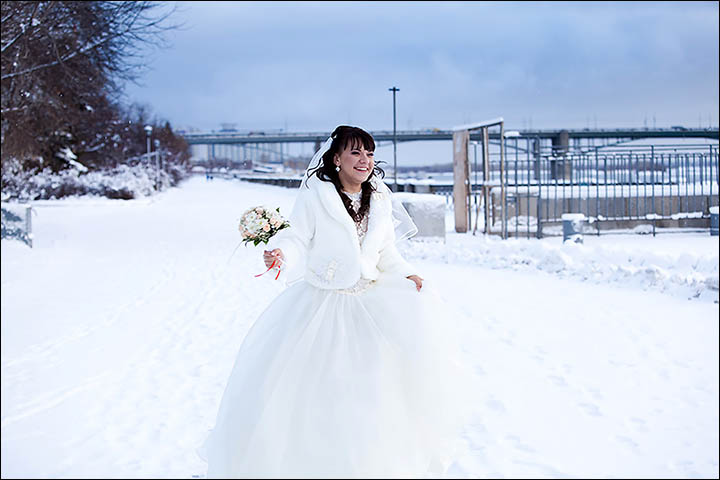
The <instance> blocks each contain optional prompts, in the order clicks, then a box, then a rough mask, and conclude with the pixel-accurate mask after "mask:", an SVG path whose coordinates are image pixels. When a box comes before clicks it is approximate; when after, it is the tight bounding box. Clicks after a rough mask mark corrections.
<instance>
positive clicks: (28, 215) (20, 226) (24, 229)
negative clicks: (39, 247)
mask: <svg viewBox="0 0 720 480" xmlns="http://www.w3.org/2000/svg"><path fill="white" fill-rule="evenodd" d="M34 211H35V209H33V208H32V206H30V205H26V204H10V203H5V202H3V204H2V208H0V213H1V214H2V215H1V222H0V237H2V238H14V239H16V240H20V241H21V242H23V243H25V244H26V245H27V246H29V247H30V248H32V246H33V231H32V214H33V212H34Z"/></svg>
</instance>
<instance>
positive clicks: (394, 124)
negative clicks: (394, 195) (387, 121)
mask: <svg viewBox="0 0 720 480" xmlns="http://www.w3.org/2000/svg"><path fill="white" fill-rule="evenodd" d="M388 91H390V92H393V176H394V177H395V187H394V188H393V191H395V192H397V191H398V186H397V123H396V116H395V93H396V92H399V91H400V89H399V88H396V87H392V88H388Z"/></svg>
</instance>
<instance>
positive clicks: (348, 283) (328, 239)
mask: <svg viewBox="0 0 720 480" xmlns="http://www.w3.org/2000/svg"><path fill="white" fill-rule="evenodd" d="M371 182H372V183H373V185H374V186H375V188H376V191H375V192H373V193H372V195H371V197H370V210H369V213H368V215H369V217H368V227H367V233H366V234H365V237H364V238H363V242H362V246H360V241H359V239H358V234H357V230H356V228H355V223H354V222H353V220H352V218H350V215H349V214H348V212H347V210H346V209H345V206H344V205H343V203H342V200H341V199H340V196H339V195H338V193H337V190H335V186H334V185H333V184H332V183H330V182H325V181H322V180H320V179H318V178H317V176H315V175H313V176H311V177H309V178H308V180H307V182H306V184H307V188H306V187H305V184H303V185H301V186H300V188H299V192H298V196H297V199H296V200H295V206H294V207H293V210H292V213H291V214H290V217H289V218H288V220H289V222H290V227H288V228H284V229H283V230H280V231H279V232H278V233H277V234H275V236H273V237H272V238H271V239H270V241H269V242H268V246H267V250H273V249H275V248H280V249H281V250H282V252H283V255H284V256H285V261H284V264H283V266H282V268H281V270H282V273H281V276H283V274H284V277H285V278H284V280H285V282H289V283H293V282H295V281H298V280H300V279H302V278H304V279H305V280H306V281H307V282H308V283H310V284H311V285H314V286H316V287H318V288H323V289H344V288H349V287H352V286H354V285H355V284H356V283H357V282H358V281H359V280H360V278H366V279H369V280H375V279H377V277H378V275H379V273H380V272H390V273H393V274H397V275H402V276H404V277H407V276H408V275H414V274H417V273H418V272H417V271H416V270H415V268H414V267H413V266H412V265H410V264H409V263H408V262H407V261H405V259H403V258H402V256H400V253H399V252H398V251H397V248H396V247H395V230H394V226H393V218H392V202H391V198H390V195H391V192H390V189H389V188H388V187H387V186H386V185H385V183H383V181H382V180H380V179H377V178H375V177H374V178H373V179H372V180H371Z"/></svg>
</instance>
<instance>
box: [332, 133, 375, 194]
mask: <svg viewBox="0 0 720 480" xmlns="http://www.w3.org/2000/svg"><path fill="white" fill-rule="evenodd" d="M374 157H375V152H374V151H372V150H365V147H364V146H363V145H362V144H360V142H353V143H352V144H350V145H346V146H345V148H344V149H343V150H342V151H341V152H340V153H336V154H335V157H334V160H333V161H334V163H335V165H336V166H339V167H340V171H339V172H338V176H339V177H340V182H341V183H342V184H343V188H345V190H347V191H348V192H351V193H352V192H359V191H360V187H361V185H362V183H363V182H364V181H366V180H367V179H368V177H370V174H371V173H372V171H373V168H374V167H375V160H374Z"/></svg>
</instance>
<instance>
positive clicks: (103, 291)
mask: <svg viewBox="0 0 720 480" xmlns="http://www.w3.org/2000/svg"><path fill="white" fill-rule="evenodd" d="M293 198H294V191H293V190H290V189H284V188H281V187H273V186H266V185H258V184H251V183H244V182H237V181H226V180H220V179H216V180H213V181H209V182H208V181H206V180H205V179H204V177H193V178H191V179H189V180H187V181H185V182H184V183H183V184H182V185H181V186H180V188H172V189H169V190H167V191H164V192H163V193H161V194H159V195H157V196H155V197H148V198H143V199H140V200H129V201H123V200H108V199H101V198H98V199H88V198H81V199H64V200H57V201H43V202H35V203H34V205H35V209H36V211H37V215H36V216H35V217H34V218H33V228H34V248H32V249H30V248H28V247H27V246H26V245H24V244H22V243H20V242H18V241H15V240H2V252H1V253H2V311H1V314H2V335H1V338H2V477H3V478H5V477H53V478H54V477H64V478H78V477H86V478H89V477H95V478H104V477H112V478H190V477H192V476H196V475H197V476H203V475H204V472H205V470H204V469H205V464H204V463H203V462H202V461H201V460H200V459H199V458H198V457H197V456H196V454H195V449H196V448H197V447H198V446H199V444H200V442H201V441H202V440H203V439H204V436H205V434H206V432H207V430H208V429H209V428H210V427H212V425H213V423H214V420H215V415H216V413H217V408H218V405H219V402H220V398H221V396H222V392H223V389H224V386H225V382H226V380H227V377H228V375H229V373H230V369H231V367H232V364H233V361H234V357H235V354H236V352H237V349H238V347H239V346H240V343H241V342H242V339H243V336H244V335H245V333H246V332H247V330H248V328H249V327H250V325H251V324H252V322H253V321H254V319H255V318H256V317H257V316H258V315H259V314H260V313H261V312H262V311H263V310H264V308H265V307H266V306H267V305H268V304H269V302H270V301H271V300H272V298H273V297H274V296H275V295H277V293H278V292H279V291H280V290H281V289H282V285H280V283H279V282H275V281H273V280H272V279H271V278H269V276H267V275H266V276H263V277H260V278H255V277H254V275H255V274H257V273H261V272H262V271H264V270H265V268H264V267H263V264H262V260H261V250H262V247H261V246H260V247H257V248H255V247H244V246H240V247H239V248H238V249H237V251H236V252H235V254H234V255H232V257H231V254H232V252H233V250H234V249H235V247H236V246H237V245H238V243H239V242H240V234H239V232H238V230H237V221H238V220H239V217H240V215H241V214H242V212H243V211H245V209H247V208H248V207H250V206H254V205H259V204H265V205H268V206H279V207H280V208H281V212H282V213H284V214H285V215H287V214H288V213H289V211H290V208H291V206H292V203H293ZM402 250H403V252H404V253H405V254H406V256H407V257H408V258H409V259H410V260H411V261H412V262H413V263H415V264H416V266H417V267H418V270H419V272H420V274H421V275H422V276H423V277H424V278H425V279H426V285H427V286H431V285H432V286H433V287H434V288H436V289H437V290H438V291H440V293H441V294H442V295H443V296H444V297H445V298H446V299H447V300H448V301H449V302H452V303H453V304H455V305H457V306H458V307H459V309H460V311H462V312H464V313H465V315H464V316H463V317H461V318H441V319H438V321H442V322H454V323H455V324H456V325H457V326H458V327H459V328H460V329H461V331H462V332H463V336H462V338H463V345H462V347H463V350H464V354H465V356H466V358H467V360H468V362H470V363H471V364H472V365H473V366H474V368H475V371H476V372H477V373H478V375H480V377H481V379H482V381H483V383H484V385H485V391H484V394H483V395H482V396H481V397H479V398H477V416H476V419H475V421H474V422H473V423H472V424H470V425H468V426H467V429H466V433H465V436H464V445H463V448H462V450H461V451H460V452H459V454H458V456H457V458H456V459H455V462H454V463H453V464H452V465H451V466H450V470H449V472H448V476H452V477H473V478H477V477H511V478H512V477H516V478H520V477H593V478H597V477H628V478H630V477H653V478H692V477H695V478H708V477H718V425H719V423H718V410H719V408H718V407H719V406H718V396H719V395H718V363H719V360H718V321H719V313H718V304H717V301H718V267H717V265H718V238H717V237H710V236H709V234H707V233H706V232H705V233H672V234H670V233H668V234H662V235H659V236H657V237H654V238H653V237H651V236H648V235H607V236H601V237H593V236H586V237H585V243H584V244H583V245H575V244H563V243H562V239H561V238H558V237H553V238H547V239H544V240H541V241H538V240H524V239H519V240H518V239H513V240H508V241H504V242H503V241H500V240H498V239H497V238H494V237H493V238H484V237H482V236H478V237H473V236H472V235H471V234H456V233H454V231H453V230H452V225H451V224H450V223H448V233H447V239H446V242H442V241H412V242H410V243H408V244H407V245H404V246H403V248H402Z"/></svg>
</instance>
